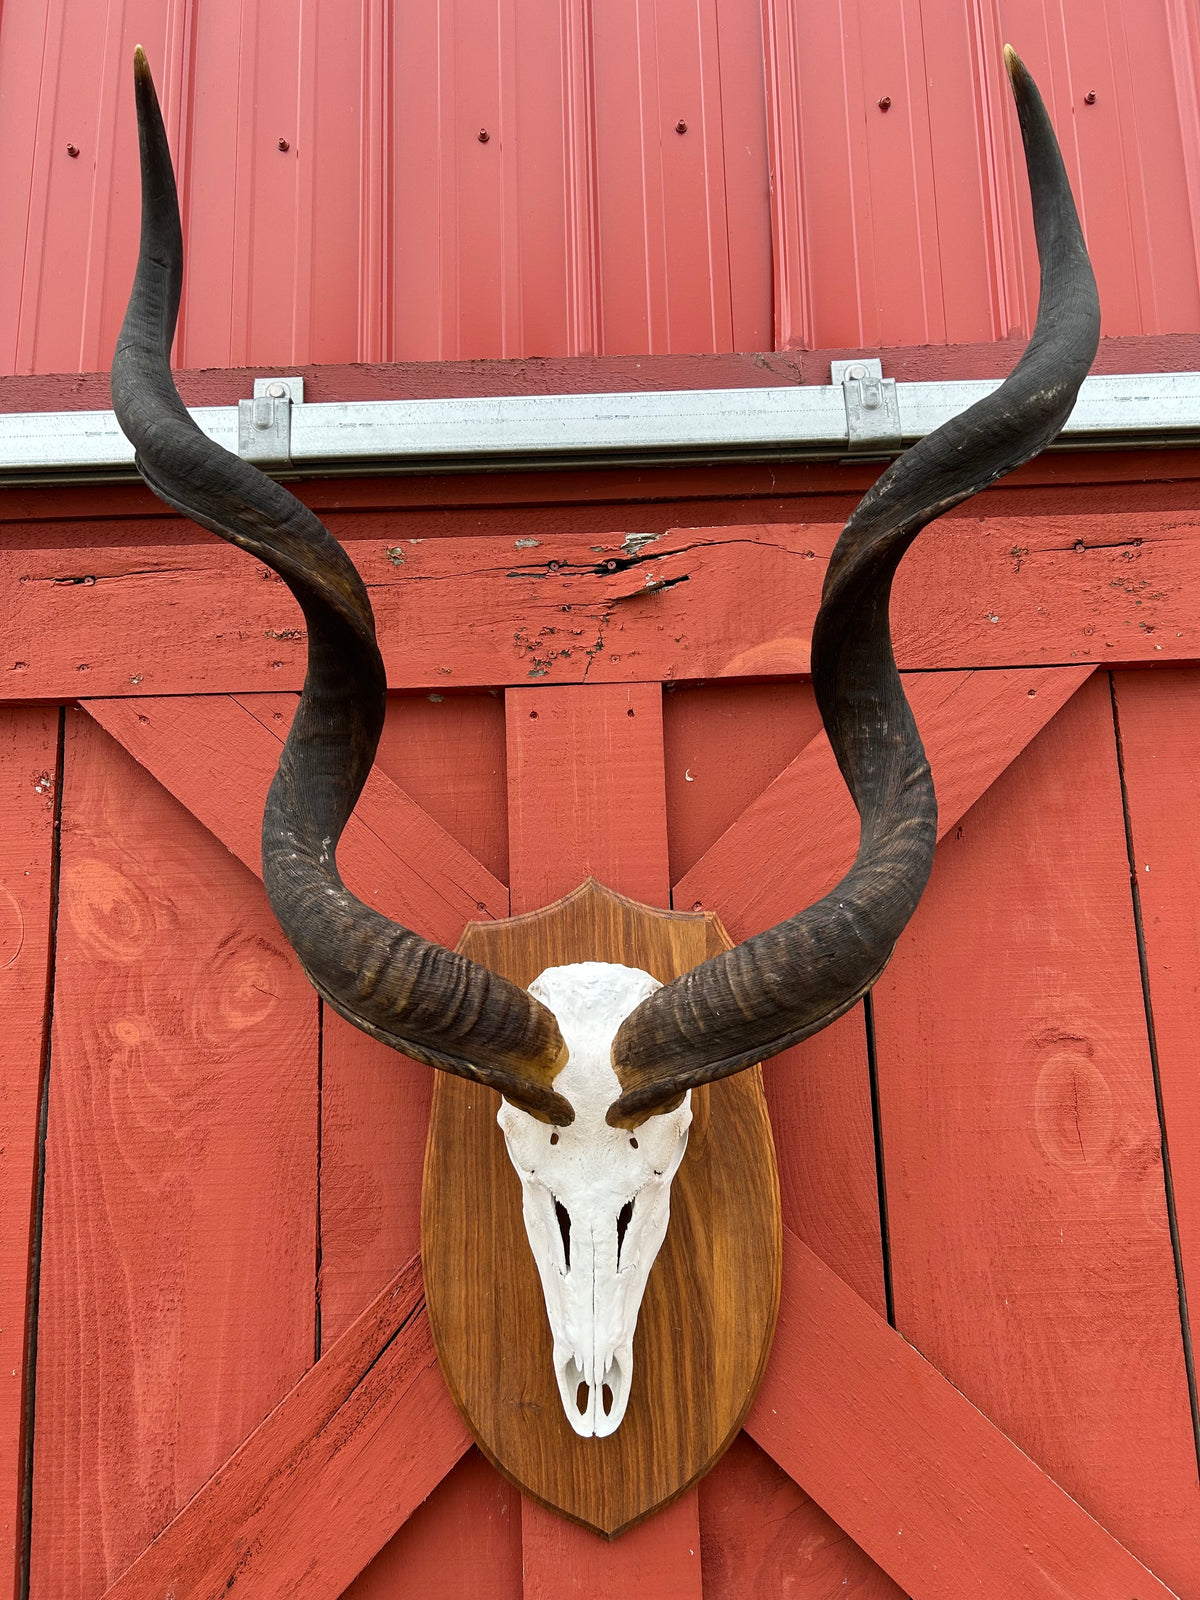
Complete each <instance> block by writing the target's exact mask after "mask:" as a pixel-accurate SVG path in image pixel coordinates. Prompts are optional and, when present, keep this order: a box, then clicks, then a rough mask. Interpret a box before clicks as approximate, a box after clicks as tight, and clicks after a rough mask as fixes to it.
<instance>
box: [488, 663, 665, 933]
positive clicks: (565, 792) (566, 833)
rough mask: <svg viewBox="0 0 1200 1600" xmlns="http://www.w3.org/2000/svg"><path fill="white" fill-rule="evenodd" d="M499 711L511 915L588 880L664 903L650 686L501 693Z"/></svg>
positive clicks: (658, 739) (657, 739)
mask: <svg viewBox="0 0 1200 1600" xmlns="http://www.w3.org/2000/svg"><path fill="white" fill-rule="evenodd" d="M505 705H506V715H507V723H508V794H509V799H508V827H509V863H510V869H509V870H510V874H511V893H512V909H513V914H514V915H517V914H519V913H520V912H522V911H534V910H536V909H537V908H538V907H539V906H544V905H548V904H549V903H550V902H551V901H552V900H558V899H560V898H561V897H562V896H563V895H564V894H568V893H569V892H570V891H571V890H572V889H577V888H578V887H579V885H580V884H581V883H582V882H583V881H584V879H586V878H589V877H592V878H597V879H599V881H600V882H601V883H603V884H606V885H607V886H608V888H610V889H616V890H617V892H618V893H620V894H627V895H629V896H630V897H631V898H632V899H634V900H641V901H643V902H644V903H645V904H647V905H658V906H665V905H667V904H668V902H669V892H670V880H669V876H668V871H667V825H666V789H665V785H664V780H663V754H662V691H661V689H660V688H659V685H658V684H657V683H633V684H629V685H627V686H620V685H597V686H596V687H590V686H588V687H584V686H582V685H575V686H571V687H568V688H559V689H555V690H553V691H549V690H546V689H511V690H509V692H508V695H507V696H506V700H505Z"/></svg>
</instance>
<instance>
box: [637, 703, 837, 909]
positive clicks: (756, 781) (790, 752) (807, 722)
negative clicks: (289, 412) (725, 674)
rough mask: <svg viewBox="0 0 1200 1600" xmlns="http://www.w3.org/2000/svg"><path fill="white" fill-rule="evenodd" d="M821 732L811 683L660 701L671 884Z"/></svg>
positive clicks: (819, 718) (693, 863) (693, 864)
mask: <svg viewBox="0 0 1200 1600" xmlns="http://www.w3.org/2000/svg"><path fill="white" fill-rule="evenodd" d="M820 729H821V717H820V713H819V712H818V710H817V702H816V699H815V698H814V696H813V692H812V685H811V684H810V683H795V682H792V683H744V682H738V681H736V680H735V681H726V682H722V683H702V684H678V685H675V686H673V687H672V689H671V691H670V692H669V693H667V694H665V695H664V696H663V751H664V766H665V773H666V781H667V830H668V835H669V840H670V848H671V882H672V883H678V882H679V880H680V878H682V877H683V875H684V873H685V872H687V871H688V869H689V868H691V867H694V866H695V864H696V862H697V861H699V859H700V857H701V856H702V855H703V854H704V852H705V851H706V850H707V849H708V848H709V846H710V845H712V844H715V843H716V841H717V840H718V839H719V838H720V837H721V835H722V834H723V833H724V832H725V830H726V829H727V828H729V827H731V826H732V825H733V823H735V822H736V821H737V819H738V818H739V817H740V816H741V814H742V812H743V811H745V809H746V807H747V806H748V805H750V804H751V802H752V801H754V800H757V799H758V797H759V795H760V794H762V792H763V790H764V789H765V788H766V787H767V785H768V784H770V783H772V782H773V781H774V780H775V779H776V778H777V777H778V776H779V774H780V773H781V772H782V771H783V770H784V768H785V767H786V766H787V764H788V762H789V761H791V760H793V759H794V757H796V756H798V755H799V754H800V752H801V750H803V749H804V746H805V745H806V744H807V743H808V742H809V740H810V739H811V738H812V737H813V735H814V734H816V733H819V732H820Z"/></svg>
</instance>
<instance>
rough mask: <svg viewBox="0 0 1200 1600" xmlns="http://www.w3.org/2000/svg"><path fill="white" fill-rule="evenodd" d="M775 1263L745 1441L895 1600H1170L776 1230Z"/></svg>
mask: <svg viewBox="0 0 1200 1600" xmlns="http://www.w3.org/2000/svg"><path fill="white" fill-rule="evenodd" d="M783 1261H784V1270H783V1299H782V1302H781V1305H780V1311H779V1325H778V1327H777V1329H776V1333H775V1346H774V1349H773V1351H772V1354H771V1360H770V1362H769V1363H768V1366H767V1374H766V1377H765V1379H764V1380H763V1386H762V1388H761V1389H760V1390H759V1394H758V1399H757V1400H756V1401H755V1403H754V1407H753V1409H752V1410H751V1412H750V1416H749V1418H748V1419H747V1423H746V1429H747V1431H748V1432H749V1433H750V1435H751V1437H752V1438H754V1439H755V1440H756V1441H757V1442H758V1444H760V1445H761V1446H762V1447H763V1449H764V1450H766V1451H768V1452H769V1453H770V1454H771V1455H772V1456H773V1457H774V1459H775V1460H776V1461H777V1462H778V1463H779V1465H780V1466H781V1467H783V1469H784V1471H785V1472H787V1473H788V1475H789V1476H790V1477H792V1478H793V1479H795V1481H796V1482H797V1483H798V1484H800V1485H801V1487H802V1488H803V1489H805V1490H806V1491H807V1493H808V1494H810V1495H811V1496H812V1498H813V1499H814V1500H815V1501H816V1502H817V1504H818V1505H819V1506H821V1507H822V1508H823V1509H824V1511H825V1512H826V1513H827V1514H828V1515H829V1516H830V1517H832V1518H833V1520H834V1522H836V1523H837V1524H838V1525H839V1527H841V1528H843V1529H844V1530H845V1531H846V1533H848V1534H849V1535H850V1537H851V1538H852V1539H854V1540H855V1541H856V1542H857V1543H858V1544H859V1545H861V1546H862V1548H863V1550H865V1551H866V1552H867V1554H868V1555H870V1556H871V1557H872V1558H873V1559H874V1560H875V1561H876V1562H877V1563H878V1564H879V1565H880V1566H881V1567H882V1568H883V1569H884V1571H885V1572H887V1573H888V1574H889V1575H890V1576H891V1577H892V1578H893V1579H894V1580H895V1581H896V1583H898V1584H899V1585H900V1588H901V1589H902V1590H903V1592H904V1593H905V1594H910V1595H913V1596H915V1597H917V1600H961V1597H962V1596H963V1595H964V1594H985V1595H987V1596H988V1597H989V1600H1131V1597H1132V1596H1135V1595H1136V1596H1137V1600H1170V1595H1171V1591H1170V1590H1169V1589H1168V1588H1167V1587H1166V1585H1165V1584H1163V1583H1161V1582H1160V1581H1159V1580H1158V1579H1157V1578H1155V1577H1154V1576H1152V1574H1150V1573H1149V1572H1147V1570H1146V1568H1145V1567H1144V1566H1142V1565H1141V1564H1140V1563H1139V1562H1138V1561H1137V1560H1136V1559H1135V1558H1134V1557H1133V1556H1132V1555H1131V1554H1130V1553H1129V1551H1128V1550H1126V1549H1124V1548H1123V1547H1122V1546H1121V1545H1120V1544H1118V1543H1117V1541H1116V1540H1115V1539H1114V1538H1113V1537H1112V1535H1111V1533H1108V1532H1106V1531H1105V1530H1104V1529H1103V1528H1102V1527H1101V1526H1100V1525H1099V1523H1097V1522H1094V1521H1093V1520H1092V1518H1091V1517H1089V1516H1088V1514H1087V1512H1086V1511H1084V1510H1083V1508H1082V1507H1081V1506H1079V1505H1078V1504H1077V1503H1076V1502H1075V1501H1074V1500H1072V1499H1071V1498H1070V1496H1069V1495H1068V1494H1066V1493H1065V1492H1064V1491H1063V1490H1062V1489H1061V1488H1059V1487H1058V1486H1057V1485H1056V1484H1055V1483H1053V1482H1052V1481H1051V1479H1050V1478H1048V1477H1047V1476H1046V1474H1045V1473H1044V1472H1043V1471H1042V1470H1041V1468H1040V1467H1039V1466H1037V1465H1035V1463H1034V1462H1033V1461H1032V1460H1030V1458H1029V1457H1028V1456H1027V1455H1024V1454H1022V1452H1021V1451H1020V1450H1019V1449H1018V1448H1017V1446H1016V1445H1015V1444H1013V1443H1012V1442H1011V1440H1009V1439H1007V1438H1006V1437H1005V1436H1004V1434H1002V1433H1001V1432H1000V1430H999V1429H998V1428H997V1427H995V1425H994V1424H993V1423H991V1422H989V1421H988V1419H987V1418H986V1417H985V1416H984V1415H983V1414H982V1412H980V1411H977V1410H976V1409H975V1407H974V1406H973V1405H972V1404H971V1403H970V1401H969V1400H968V1399H966V1398H965V1397H964V1396H963V1395H962V1394H960V1393H959V1391H958V1390H957V1389H955V1388H953V1387H952V1386H951V1384H949V1383H948V1382H947V1381H946V1379H945V1378H943V1377H942V1376H941V1375H940V1374H939V1373H938V1371H937V1370H936V1368H934V1367H933V1366H931V1365H930V1364H929V1363H928V1362H927V1361H926V1360H924V1359H923V1357H922V1356H921V1355H920V1354H919V1353H918V1352H917V1350H916V1349H914V1348H913V1346H912V1345H910V1344H907V1343H906V1342H905V1340H904V1339H903V1338H901V1336H900V1335H899V1334H898V1333H896V1332H895V1330H894V1329H892V1328H889V1327H888V1325H887V1323H886V1322H884V1320H883V1319H882V1317H878V1316H876V1315H875V1313H874V1312H872V1311H871V1310H870V1309H869V1308H868V1307H867V1306H865V1305H864V1304H863V1302H862V1301H861V1300H860V1299H859V1298H858V1296H857V1295H855V1294H854V1292H853V1290H851V1289H849V1288H848V1287H847V1286H846V1285H845V1284H844V1283H842V1282H841V1280H840V1279H839V1278H838V1277H837V1275H836V1274H835V1273H833V1272H831V1271H830V1270H829V1268H828V1267H826V1266H824V1265H823V1264H822V1262H821V1261H819V1260H818V1258H817V1257H816V1256H815V1255H814V1254H813V1253H812V1252H811V1251H810V1250H808V1249H807V1248H806V1246H804V1245H803V1244H801V1243H800V1241H799V1240H798V1239H796V1238H795V1237H794V1235H792V1234H790V1233H789V1232H788V1231H787V1230H786V1229H785V1231H784V1257H783ZM1142 1466H1143V1467H1144V1466H1145V1461H1144V1460H1143V1462H1142ZM1148 1476H1149V1475H1148ZM834 1592H835V1593H836V1592H837V1591H836V1590H835V1591H834Z"/></svg>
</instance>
